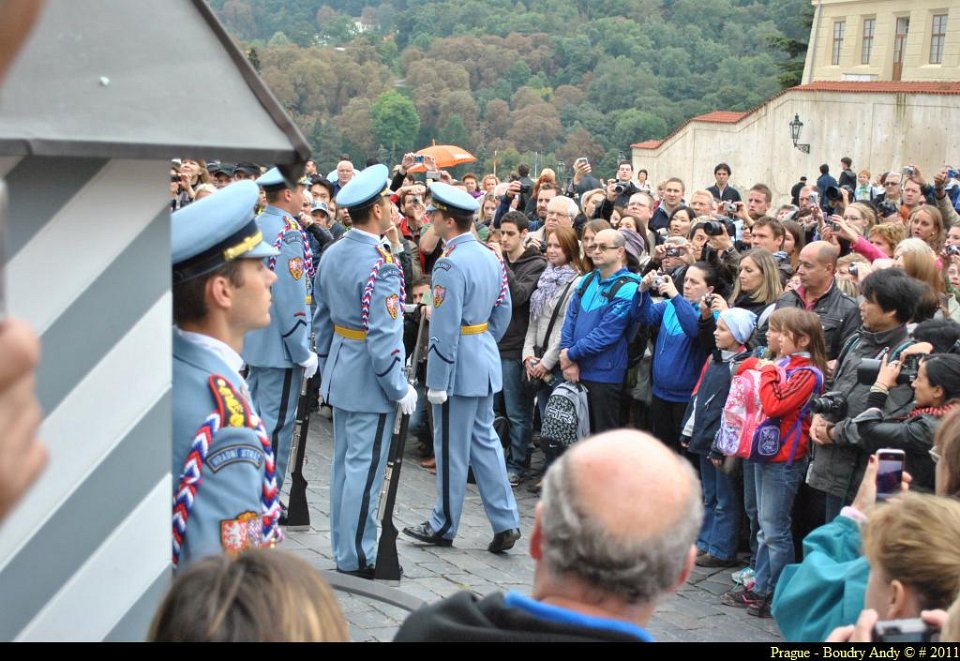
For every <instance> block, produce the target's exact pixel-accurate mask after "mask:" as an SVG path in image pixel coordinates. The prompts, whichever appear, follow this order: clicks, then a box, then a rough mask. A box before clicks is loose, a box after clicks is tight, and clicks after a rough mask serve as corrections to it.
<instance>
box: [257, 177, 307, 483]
mask: <svg viewBox="0 0 960 661" xmlns="http://www.w3.org/2000/svg"><path fill="white" fill-rule="evenodd" d="M257 183H258V184H259V185H260V186H261V187H262V188H263V190H264V194H265V195H266V197H267V208H266V209H264V210H263V213H261V214H260V215H259V216H257V225H258V226H259V228H260V231H261V232H263V240H264V241H266V242H267V243H268V244H272V245H273V247H274V248H275V249H276V250H277V251H278V252H279V255H276V256H274V257H270V258H269V259H267V260H266V263H267V266H268V267H269V268H270V270H271V271H274V272H275V273H276V274H277V282H276V284H274V286H273V305H272V306H271V307H270V325H269V326H267V327H266V328H262V329H260V330H256V331H252V332H250V333H247V337H246V338H245V340H244V347H243V359H244V360H245V361H246V363H247V366H248V367H249V370H248V372H247V382H248V383H249V384H250V392H251V394H252V395H253V401H254V402H255V403H256V405H257V409H258V410H259V411H260V413H261V415H262V416H263V423H264V425H265V426H266V428H267V433H269V434H270V440H271V443H272V444H273V449H274V453H275V454H276V456H277V483H278V484H279V485H280V486H281V487H282V486H283V480H284V476H285V475H286V473H287V463H288V462H289V460H290V445H291V441H292V437H293V427H294V423H295V422H296V416H297V398H298V397H299V396H300V384H301V379H304V378H307V379H309V378H310V377H311V376H313V374H314V373H315V372H316V370H317V357H316V354H314V353H313V351H311V350H310V318H309V316H308V314H309V310H310V298H309V297H308V286H307V283H308V282H309V281H310V279H311V278H312V277H313V273H314V267H313V254H312V252H311V251H310V244H309V242H308V241H307V239H306V238H305V235H304V232H303V230H302V229H301V227H300V225H299V224H298V223H297V221H296V220H294V218H295V217H296V215H297V214H298V213H299V211H300V209H301V205H302V204H303V197H302V194H301V188H300V184H299V183H298V184H291V183H289V182H287V181H286V180H285V179H284V178H283V175H282V174H280V171H279V170H278V169H277V168H273V169H271V170H268V171H267V172H266V174H264V175H263V176H262V177H260V178H259V179H257ZM301 368H302V369H301Z"/></svg>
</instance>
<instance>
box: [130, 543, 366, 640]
mask: <svg viewBox="0 0 960 661" xmlns="http://www.w3.org/2000/svg"><path fill="white" fill-rule="evenodd" d="M148 640H149V641H151V642H191V643H200V642H204V643H206V642H231V643H233V642H251V643H253V642H258V643H259V642H280V641H284V642H344V641H349V640H350V633H349V630H348V628H347V622H346V620H345V619H344V617H343V613H342V612H341V610H340V606H339V605H338V604H337V600H336V599H335V598H334V596H333V591H332V590H331V589H330V586H329V585H327V582H326V581H324V580H323V577H322V576H320V573H319V572H318V571H317V570H316V569H314V568H313V567H311V566H310V565H309V564H307V563H306V561H304V560H302V559H300V558H299V557H297V556H295V555H293V554H292V553H286V552H284V551H278V550H276V549H257V550H253V551H247V552H245V553H241V554H240V555H238V556H237V557H230V556H227V555H219V556H212V557H210V558H207V559H206V560H203V561H201V562H198V563H197V564H195V565H193V566H191V567H190V568H188V569H187V570H186V571H184V572H181V573H180V574H179V575H178V576H177V580H176V581H174V583H173V586H172V587H171V588H170V591H169V592H168V593H167V596H166V597H164V599H163V602H162V603H161V604H160V608H159V610H157V613H156V615H155V616H154V618H153V624H152V625H151V626H150V634H149V636H148Z"/></svg>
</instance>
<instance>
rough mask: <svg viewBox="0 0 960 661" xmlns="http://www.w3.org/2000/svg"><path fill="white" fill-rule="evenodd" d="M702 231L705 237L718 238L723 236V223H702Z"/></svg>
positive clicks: (716, 221)
mask: <svg viewBox="0 0 960 661" xmlns="http://www.w3.org/2000/svg"><path fill="white" fill-rule="evenodd" d="M702 229H703V233H704V234H706V235H707V236H720V235H721V234H723V223H721V222H720V221H719V220H708V221H706V222H705V223H703V225H702Z"/></svg>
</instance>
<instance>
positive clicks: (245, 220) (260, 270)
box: [171, 181, 281, 568]
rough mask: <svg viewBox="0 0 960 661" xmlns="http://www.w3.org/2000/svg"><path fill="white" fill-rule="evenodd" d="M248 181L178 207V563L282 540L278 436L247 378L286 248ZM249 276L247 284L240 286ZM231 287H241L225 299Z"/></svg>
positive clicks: (175, 362) (175, 293)
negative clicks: (260, 219)
mask: <svg viewBox="0 0 960 661" xmlns="http://www.w3.org/2000/svg"><path fill="white" fill-rule="evenodd" d="M258 194H259V190H258V189H257V186H256V184H254V183H253V182H252V181H241V182H237V183H235V184H232V185H231V186H229V187H227V188H225V189H223V190H221V191H219V192H217V193H214V194H213V195H211V196H209V197H206V198H204V199H202V200H199V201H197V202H195V203H193V204H191V205H190V206H188V207H185V208H184V209H182V210H180V211H177V212H176V213H174V214H173V217H172V221H171V225H172V241H171V243H172V252H173V307H174V321H175V322H176V326H175V327H174V330H173V465H172V469H173V476H174V483H173V500H174V502H173V564H174V566H178V567H180V568H182V567H184V566H186V565H189V564H191V563H193V562H195V561H197V560H199V559H202V558H204V557H205V556H209V555H216V554H219V553H222V552H229V553H239V552H240V551H243V550H245V549H249V548H256V547H260V546H272V545H273V544H275V543H276V542H279V541H280V539H281V537H280V528H279V526H278V523H277V519H278V518H279V515H280V500H279V487H278V484H277V480H276V475H275V468H276V467H275V462H274V458H273V450H272V448H271V445H270V438H269V436H268V435H267V432H266V430H265V429H264V426H263V424H262V423H261V421H260V418H259V417H258V416H257V413H256V410H255V409H254V406H253V404H252V402H251V398H250V394H249V392H248V390H247V384H246V383H245V382H244V380H243V378H241V376H240V373H239V372H240V368H241V367H242V365H243V359H242V358H241V357H240V350H241V348H242V346H243V336H244V332H245V331H246V330H251V329H254V328H258V327H262V326H265V325H266V324H268V323H269V321H270V286H271V285H272V284H273V282H274V280H275V279H276V276H274V275H273V273H271V272H270V271H269V270H267V268H266V267H265V266H264V265H263V261H262V260H263V259H264V258H270V257H273V256H276V255H277V254H278V253H277V251H276V250H274V249H273V248H272V247H271V246H270V244H268V243H264V242H263V240H262V238H263V234H262V232H261V231H260V229H259V228H258V227H257V224H256V222H254V219H253V206H254V204H256V202H257V196H258ZM238 282H242V283H243V284H239V285H238V284H237V283H238ZM225 293H229V294H231V295H230V296H229V297H225Z"/></svg>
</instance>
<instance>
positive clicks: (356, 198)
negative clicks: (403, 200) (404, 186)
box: [336, 163, 390, 209]
mask: <svg viewBox="0 0 960 661" xmlns="http://www.w3.org/2000/svg"><path fill="white" fill-rule="evenodd" d="M389 194H390V170H388V169H387V166H386V165H383V164H382V163H377V164H376V165H371V166H370V167H368V168H364V169H363V170H361V171H360V172H359V173H358V174H357V175H355V176H354V177H353V179H351V180H350V181H348V182H347V185H346V186H344V187H343V188H341V189H340V192H339V193H337V198H336V201H337V205H338V206H341V207H346V208H348V209H361V208H363V207H368V206H370V205H372V204H373V203H374V202H375V201H376V200H377V199H378V198H379V197H380V196H381V195H389Z"/></svg>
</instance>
